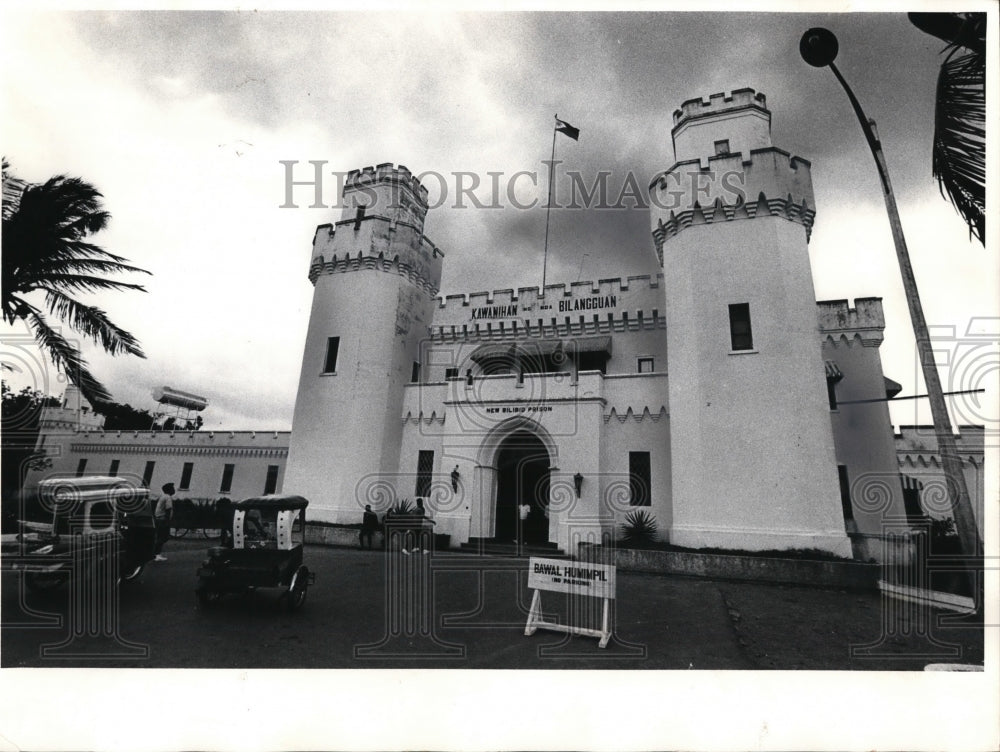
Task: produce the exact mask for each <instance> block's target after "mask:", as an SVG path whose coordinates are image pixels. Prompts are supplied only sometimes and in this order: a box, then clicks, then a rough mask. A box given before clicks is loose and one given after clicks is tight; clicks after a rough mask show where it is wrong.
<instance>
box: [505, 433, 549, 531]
mask: <svg viewBox="0 0 1000 752" xmlns="http://www.w3.org/2000/svg"><path fill="white" fill-rule="evenodd" d="M495 467H496V473H497V493H496V517H495V526H494V536H495V538H496V539H497V540H500V541H504V542H510V541H513V540H516V539H520V540H521V541H522V542H524V543H545V542H547V541H548V539H549V518H548V504H549V469H550V457H549V452H548V449H546V447H545V444H544V443H543V442H542V440H541V439H540V438H539V437H538V436H537V435H535V434H534V433H532V432H531V431H526V430H523V429H520V430H517V431H514V432H513V433H511V434H510V435H509V436H507V437H506V438H505V439H504V440H503V441H502V442H501V443H500V445H499V446H498V447H497V453H496V464H495ZM525 504H526V505H527V506H528V510H527V516H526V517H525V519H524V520H521V509H520V507H521V506H522V505H525Z"/></svg>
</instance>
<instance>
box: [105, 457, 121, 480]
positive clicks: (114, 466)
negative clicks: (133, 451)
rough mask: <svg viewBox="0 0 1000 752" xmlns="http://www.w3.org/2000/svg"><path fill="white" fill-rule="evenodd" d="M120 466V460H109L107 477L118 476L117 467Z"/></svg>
mask: <svg viewBox="0 0 1000 752" xmlns="http://www.w3.org/2000/svg"><path fill="white" fill-rule="evenodd" d="M121 464H122V461H121V460H111V467H109V468H108V475H110V476H111V477H114V476H116V475H118V467H119V466H120V465H121Z"/></svg>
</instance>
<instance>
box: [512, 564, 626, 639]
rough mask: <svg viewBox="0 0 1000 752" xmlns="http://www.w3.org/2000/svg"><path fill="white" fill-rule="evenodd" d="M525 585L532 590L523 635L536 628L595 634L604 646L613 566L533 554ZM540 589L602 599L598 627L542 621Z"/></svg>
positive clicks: (608, 628) (612, 593)
mask: <svg viewBox="0 0 1000 752" xmlns="http://www.w3.org/2000/svg"><path fill="white" fill-rule="evenodd" d="M528 587H529V588H531V589H532V590H534V591H535V592H534V594H533V595H532V597H531V609H530V610H529V611H528V623H527V624H525V626H524V634H525V635H532V634H534V633H535V630H536V629H548V630H551V631H553V632H566V633H568V634H578V635H586V636H589V637H598V638H600V643H598V645H599V647H602V648H604V647H607V645H608V641H609V640H610V639H611V624H610V605H611V599H612V598H614V597H615V567H614V565H612V564H592V563H590V562H580V561H566V560H563V559H536V558H534V557H532V558H531V559H529V560H528ZM543 590H548V591H554V592H558V593H569V594H570V595H575V596H589V597H591V598H600V599H602V600H603V601H604V603H603V610H602V616H601V628H600V629H592V628H589V627H582V626H577V625H573V624H558V623H555V622H547V621H545V620H543V619H542V598H541V592H542V591H543Z"/></svg>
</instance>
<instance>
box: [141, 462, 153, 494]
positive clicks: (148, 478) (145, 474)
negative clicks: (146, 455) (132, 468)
mask: <svg viewBox="0 0 1000 752" xmlns="http://www.w3.org/2000/svg"><path fill="white" fill-rule="evenodd" d="M155 467H156V463H155V462H153V461H152V460H150V461H149V462H147V463H146V467H145V468H143V471H142V485H144V486H145V487H146V488H149V484H150V483H152V482H153V469H154V468H155Z"/></svg>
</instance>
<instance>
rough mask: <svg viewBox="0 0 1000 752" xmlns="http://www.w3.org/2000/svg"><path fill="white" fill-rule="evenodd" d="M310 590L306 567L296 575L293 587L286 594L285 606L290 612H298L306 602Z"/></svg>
mask: <svg viewBox="0 0 1000 752" xmlns="http://www.w3.org/2000/svg"><path fill="white" fill-rule="evenodd" d="M308 588H309V572H308V570H307V569H306V568H305V567H302V568H301V569H299V571H298V572H296V573H295V578H294V579H293V580H292V586H291V587H290V588H288V592H287V593H285V606H286V607H287V608H288V610H289V611H298V610H299V609H300V608H302V605H303V604H304V603H305V602H306V592H307V590H308Z"/></svg>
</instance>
